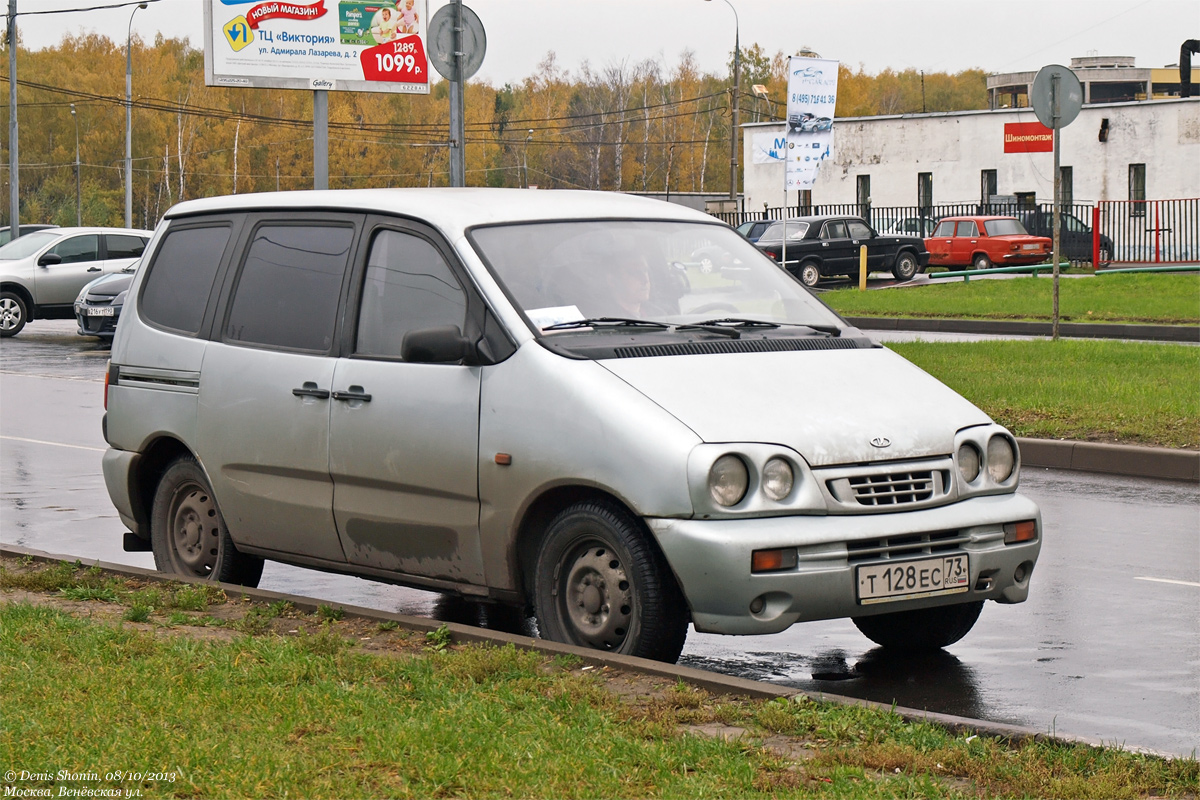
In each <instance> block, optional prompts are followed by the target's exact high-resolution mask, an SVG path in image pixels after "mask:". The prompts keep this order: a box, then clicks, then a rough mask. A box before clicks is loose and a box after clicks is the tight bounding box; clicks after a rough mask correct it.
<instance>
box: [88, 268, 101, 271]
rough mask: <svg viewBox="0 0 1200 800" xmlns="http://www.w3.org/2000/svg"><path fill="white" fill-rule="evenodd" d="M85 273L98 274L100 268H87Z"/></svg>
mask: <svg viewBox="0 0 1200 800" xmlns="http://www.w3.org/2000/svg"><path fill="white" fill-rule="evenodd" d="M87 271H88V272H99V271H100V268H99V267H88V269H87Z"/></svg>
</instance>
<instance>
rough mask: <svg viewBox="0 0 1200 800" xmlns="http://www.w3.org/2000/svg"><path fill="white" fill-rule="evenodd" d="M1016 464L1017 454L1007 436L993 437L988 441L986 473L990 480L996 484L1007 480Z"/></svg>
mask: <svg viewBox="0 0 1200 800" xmlns="http://www.w3.org/2000/svg"><path fill="white" fill-rule="evenodd" d="M1016 463H1017V454H1016V453H1015V452H1013V446H1012V442H1010V441H1009V440H1008V437H1007V436H993V437H992V438H991V439H989V440H988V449H987V471H988V475H990V476H991V478H992V480H994V481H995V482H996V483H1003V482H1004V481H1006V480H1008V478H1009V476H1010V475H1012V472H1013V467H1014V466H1015V465H1016Z"/></svg>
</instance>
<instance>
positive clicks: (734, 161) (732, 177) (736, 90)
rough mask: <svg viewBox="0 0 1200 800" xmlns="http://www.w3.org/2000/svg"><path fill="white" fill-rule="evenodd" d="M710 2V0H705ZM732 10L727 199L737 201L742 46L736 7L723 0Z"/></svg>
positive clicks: (727, 0)
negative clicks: (731, 112)
mask: <svg viewBox="0 0 1200 800" xmlns="http://www.w3.org/2000/svg"><path fill="white" fill-rule="evenodd" d="M707 2H711V0H707ZM725 5H727V6H729V10H730V11H732V12H733V128H732V130H731V131H730V133H729V199H730V200H733V201H734V202H735V203H736V202H737V196H738V105H739V103H738V101H739V99H740V98H739V95H740V94H741V93H742V47H741V31H740V30H739V23H738V13H737V9H736V8H734V7H733V3H731V2H729V0H725Z"/></svg>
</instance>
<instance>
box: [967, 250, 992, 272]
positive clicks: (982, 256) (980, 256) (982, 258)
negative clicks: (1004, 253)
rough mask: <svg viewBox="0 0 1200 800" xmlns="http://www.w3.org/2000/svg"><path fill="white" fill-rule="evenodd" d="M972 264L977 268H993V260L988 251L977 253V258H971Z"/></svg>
mask: <svg viewBox="0 0 1200 800" xmlns="http://www.w3.org/2000/svg"><path fill="white" fill-rule="evenodd" d="M971 266H972V267H974V268H975V269H991V268H992V260H991V259H990V258H988V257H987V253H976V254H975V258H974V259H972V260H971Z"/></svg>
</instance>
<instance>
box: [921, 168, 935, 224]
mask: <svg viewBox="0 0 1200 800" xmlns="http://www.w3.org/2000/svg"><path fill="white" fill-rule="evenodd" d="M917 208H919V209H920V210H921V211H922V212H923V213H924V214H926V215H928V214H931V213H932V212H933V173H932V172H918V173H917Z"/></svg>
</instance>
